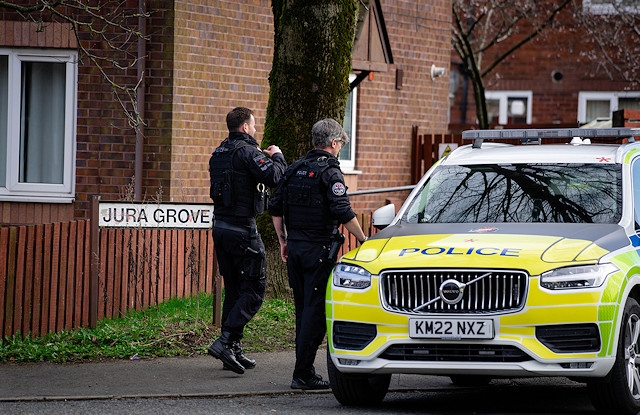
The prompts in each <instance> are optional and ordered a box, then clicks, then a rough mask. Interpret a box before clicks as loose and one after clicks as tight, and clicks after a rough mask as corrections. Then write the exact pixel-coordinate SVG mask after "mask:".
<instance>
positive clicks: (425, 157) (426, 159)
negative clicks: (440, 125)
mask: <svg viewBox="0 0 640 415" xmlns="http://www.w3.org/2000/svg"><path fill="white" fill-rule="evenodd" d="M440 144H457V145H459V146H460V145H462V144H463V142H462V134H418V126H416V125H414V126H413V127H412V128H411V183H412V184H415V183H418V180H420V178H421V177H422V176H424V174H425V173H426V172H427V170H429V168H430V167H431V166H433V164H434V163H435V162H436V161H438V159H439V158H440V155H439V149H440ZM464 144H469V143H464Z"/></svg>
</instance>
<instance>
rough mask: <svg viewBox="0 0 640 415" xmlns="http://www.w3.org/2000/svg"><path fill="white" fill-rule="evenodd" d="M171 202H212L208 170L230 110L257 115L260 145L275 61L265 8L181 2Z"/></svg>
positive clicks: (250, 1)
mask: <svg viewBox="0 0 640 415" xmlns="http://www.w3.org/2000/svg"><path fill="white" fill-rule="evenodd" d="M174 4H175V39H174V40H175V42H174V48H175V50H174V65H175V71H174V86H173V96H174V102H173V125H172V137H173V154H172V157H171V188H172V193H171V198H172V200H180V201H189V202H210V201H211V200H210V199H209V172H208V167H209V165H208V162H209V157H210V156H211V152H212V151H213V149H214V148H215V147H217V146H218V145H219V144H220V143H221V142H222V140H223V139H224V138H225V137H227V135H228V134H227V133H228V131H227V127H226V123H225V117H226V115H227V113H228V112H229V110H231V109H232V108H234V107H237V106H246V107H249V108H251V109H253V110H254V111H255V117H256V129H257V132H256V139H258V141H260V140H261V139H262V133H263V130H264V118H265V115H266V114H265V111H266V106H267V100H268V98H269V82H268V77H269V71H270V70H271V60H272V55H273V18H272V14H271V7H270V2H267V1H264V0H245V1H241V2H238V1H228V0H219V1H215V2H211V1H209V0H177V1H175V3H174Z"/></svg>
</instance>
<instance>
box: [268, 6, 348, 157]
mask: <svg viewBox="0 0 640 415" xmlns="http://www.w3.org/2000/svg"><path fill="white" fill-rule="evenodd" d="M272 8H273V17H274V29H275V36H274V55H273V66H272V69H271V74H270V76H269V83H270V86H271V89H270V93H269V102H268V105H267V114H266V120H265V129H264V138H263V145H267V144H276V145H278V146H279V147H280V148H281V149H282V151H283V153H284V155H285V157H286V158H287V160H294V159H296V158H298V157H299V156H301V155H303V154H305V152H306V151H307V150H309V149H310V148H311V127H312V126H313V124H314V123H315V122H316V121H318V120H320V119H322V118H333V119H335V120H338V121H341V120H342V119H343V118H344V111H345V105H346V102H347V98H348V95H349V72H350V70H351V52H352V46H353V39H354V33H355V27H356V26H355V25H356V18H357V12H358V2H357V1H355V0H272Z"/></svg>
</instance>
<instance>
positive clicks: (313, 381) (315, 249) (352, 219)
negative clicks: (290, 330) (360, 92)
mask: <svg viewBox="0 0 640 415" xmlns="http://www.w3.org/2000/svg"><path fill="white" fill-rule="evenodd" d="M311 136H312V144H313V146H314V149H313V150H311V151H309V152H308V153H307V154H306V156H305V157H303V158H301V159H300V160H298V161H296V162H295V163H293V164H292V165H291V166H290V167H289V168H288V169H287V172H286V173H285V177H284V178H283V180H282V181H281V182H280V183H279V184H278V187H277V188H276V191H275V193H274V196H273V198H272V199H271V200H270V202H269V209H268V210H269V213H270V214H271V216H272V219H273V224H274V226H275V229H276V233H277V234H278V239H279V241H280V253H281V256H282V260H283V261H285V262H286V263H287V271H288V274H289V284H290V286H291V288H292V290H293V297H294V302H295V312H296V363H295V368H294V370H293V379H292V381H291V388H292V389H327V388H329V382H328V381H326V380H323V379H322V376H321V375H319V374H317V373H316V372H315V369H314V366H313V365H314V361H315V357H316V352H317V351H318V347H319V346H320V344H321V343H322V341H323V339H324V336H325V334H326V320H325V291H326V285H327V280H328V278H329V274H330V273H331V269H332V268H333V266H334V265H335V260H336V258H329V249H330V246H331V242H332V238H333V235H334V233H335V232H336V231H337V228H338V226H339V225H340V224H344V225H345V227H346V228H347V230H348V231H349V232H350V233H351V234H353V235H354V236H355V237H356V238H357V239H358V241H359V242H361V243H362V242H364V241H365V239H366V238H365V235H364V232H363V231H362V228H360V225H359V224H358V220H357V218H356V215H355V213H354V212H353V210H352V209H351V204H350V202H349V197H348V196H347V194H346V191H347V187H346V186H345V184H344V177H343V175H342V171H341V170H340V163H339V162H338V159H337V156H338V153H339V152H340V149H341V148H342V146H343V145H344V144H346V143H347V141H348V136H347V134H346V133H345V131H344V129H343V128H342V126H341V125H340V124H339V123H338V122H336V121H335V120H332V119H323V120H321V121H318V122H317V123H316V124H314V126H313V128H312V129H311ZM340 243H341V242H340Z"/></svg>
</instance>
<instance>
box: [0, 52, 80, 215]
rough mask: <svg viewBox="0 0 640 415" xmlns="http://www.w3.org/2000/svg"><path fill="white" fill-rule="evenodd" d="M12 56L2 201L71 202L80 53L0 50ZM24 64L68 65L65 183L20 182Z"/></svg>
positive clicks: (66, 80) (63, 179)
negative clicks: (22, 72)
mask: <svg viewBox="0 0 640 415" xmlns="http://www.w3.org/2000/svg"><path fill="white" fill-rule="evenodd" d="M0 55H4V56H8V78H9V79H8V102H9V103H10V104H9V108H8V117H7V149H6V157H7V160H6V164H7V166H6V183H5V186H4V187H2V186H0V201H12V202H50V203H70V202H72V201H73V199H74V196H75V159H76V113H77V83H78V65H77V62H78V53H77V51H74V50H66V49H65V50H62V49H8V48H0ZM23 62H56V63H61V62H62V63H65V66H66V68H65V69H66V70H65V76H66V79H65V85H66V90H65V110H64V113H65V120H64V153H63V160H64V161H63V163H64V166H63V176H62V183H60V184H53V183H52V184H49V183H24V182H19V169H20V166H19V161H20V108H21V105H12V104H11V103H21V102H22V97H21V76H22V74H21V70H22V69H21V68H22V63H23Z"/></svg>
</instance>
